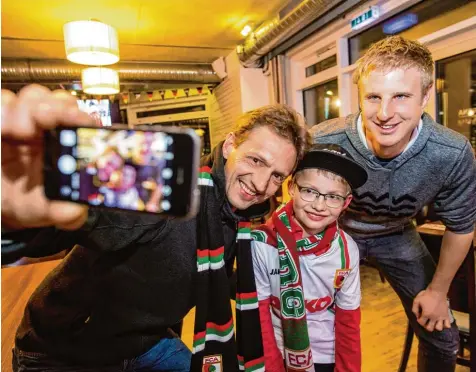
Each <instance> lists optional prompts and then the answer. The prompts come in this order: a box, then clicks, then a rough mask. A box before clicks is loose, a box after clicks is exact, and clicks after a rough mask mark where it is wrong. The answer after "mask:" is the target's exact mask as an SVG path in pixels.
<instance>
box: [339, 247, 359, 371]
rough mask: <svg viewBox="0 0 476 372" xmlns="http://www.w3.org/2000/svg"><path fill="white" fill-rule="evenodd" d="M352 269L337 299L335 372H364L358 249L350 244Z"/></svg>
mask: <svg viewBox="0 0 476 372" xmlns="http://www.w3.org/2000/svg"><path fill="white" fill-rule="evenodd" d="M347 243H348V248H349V253H350V257H351V269H350V272H349V275H348V276H347V277H346V278H345V280H344V284H343V285H342V288H341V289H340V290H339V291H338V292H337V294H336V298H335V305H336V306H335V338H336V340H335V363H336V365H335V370H334V371H335V372H360V371H361V368H362V353H361V345H360V299H361V291H360V270H359V264H360V263H359V254H358V248H357V245H356V244H355V242H354V241H352V240H351V239H350V238H349V239H348V240H347Z"/></svg>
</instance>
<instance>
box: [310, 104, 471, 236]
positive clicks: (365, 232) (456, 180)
mask: <svg viewBox="0 0 476 372" xmlns="http://www.w3.org/2000/svg"><path fill="white" fill-rule="evenodd" d="M357 118H358V114H357V115H349V116H348V117H346V118H338V119H333V120H329V121H326V122H324V123H322V124H318V125H315V126H314V127H312V128H311V135H312V137H313V140H314V142H316V143H317V142H318V143H335V144H339V145H340V146H342V147H344V148H345V149H346V150H347V151H349V153H350V154H351V155H352V157H353V158H354V159H355V160H356V161H358V162H359V163H360V164H361V165H363V166H364V167H365V170H366V171H367V173H368V175H369V181H368V182H367V183H366V184H365V185H363V186H362V187H360V188H358V189H356V190H354V192H353V195H354V199H353V200H352V203H351V205H350V208H349V209H348V210H347V211H346V213H345V214H344V215H343V217H342V218H341V221H340V223H341V226H342V228H343V229H344V230H345V231H346V232H347V233H349V234H350V235H351V236H352V237H353V238H354V239H359V238H364V239H365V238H369V237H372V236H379V235H387V234H391V233H394V232H399V231H403V229H404V227H405V226H407V225H409V224H410V223H411V219H412V218H413V217H414V216H415V215H416V214H417V213H418V211H420V210H421V209H422V207H424V206H425V205H428V204H433V207H434V210H435V212H436V214H437V215H438V217H439V218H440V219H441V221H442V222H443V223H444V224H445V225H446V227H447V228H448V229H449V230H451V231H453V232H455V233H460V234H464V233H469V232H471V231H473V230H474V225H475V222H476V160H475V157H474V153H473V151H472V148H471V145H470V143H469V141H468V140H467V139H466V138H465V137H464V136H462V135H461V134H458V133H457V132H455V131H453V130H451V129H448V128H446V127H444V126H442V125H439V124H437V123H436V122H435V121H434V120H433V119H432V118H431V117H430V116H429V115H428V114H426V113H425V114H423V116H422V127H421V130H420V133H419V135H418V138H417V139H416V141H415V143H414V144H413V145H412V146H411V147H410V148H409V149H408V150H407V151H405V152H404V153H402V154H400V155H399V156H397V157H396V158H394V159H393V160H391V161H390V162H388V164H386V165H382V164H381V163H379V162H378V161H377V158H376V157H375V155H374V154H373V153H372V152H371V151H370V150H369V149H367V147H366V146H365V145H364V144H363V143H362V140H361V139H360V137H359V134H358V130H357Z"/></svg>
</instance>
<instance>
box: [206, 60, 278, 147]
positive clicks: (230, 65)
mask: <svg viewBox="0 0 476 372" xmlns="http://www.w3.org/2000/svg"><path fill="white" fill-rule="evenodd" d="M225 63H226V72H227V74H228V75H227V77H226V78H225V79H224V80H223V81H222V82H221V83H220V85H218V87H217V88H215V90H214V92H213V95H211V96H210V97H209V110H210V141H211V146H212V147H214V146H216V145H217V144H218V143H219V142H220V141H222V140H223V139H224V138H225V136H226V134H227V133H229V132H231V131H232V130H233V129H234V127H235V124H236V121H237V119H238V118H239V117H240V115H241V114H243V113H244V112H247V111H250V110H253V109H255V108H258V107H261V106H264V105H267V104H269V103H270V100H271V98H270V97H271V94H270V87H271V86H272V85H271V84H270V83H269V79H270V77H269V76H266V75H264V74H263V71H262V69H254V68H253V69H251V68H249V69H247V68H244V67H242V66H241V64H240V61H239V59H238V55H237V54H236V52H235V51H233V52H232V53H230V54H229V55H228V56H227V57H226V58H225Z"/></svg>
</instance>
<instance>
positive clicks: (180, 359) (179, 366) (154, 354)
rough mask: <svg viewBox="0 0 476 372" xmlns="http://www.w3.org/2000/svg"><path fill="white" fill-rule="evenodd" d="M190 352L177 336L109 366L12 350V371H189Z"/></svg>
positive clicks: (163, 340) (164, 339)
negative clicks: (135, 356) (68, 360)
mask: <svg viewBox="0 0 476 372" xmlns="http://www.w3.org/2000/svg"><path fill="white" fill-rule="evenodd" d="M191 358H192V353H191V352H190V350H189V349H188V348H187V346H185V344H184V343H183V342H182V341H181V340H180V339H179V338H163V339H162V340H160V341H159V342H158V343H157V344H156V345H155V346H154V347H152V348H151V349H150V350H149V351H147V352H146V353H144V354H142V355H141V356H138V357H137V358H133V359H127V360H124V361H123V362H122V363H117V364H116V365H110V366H100V367H98V366H81V365H72V364H68V363H67V362H63V361H59V360H57V359H54V358H53V357H51V356H48V355H45V354H42V353H32V352H25V351H22V350H19V349H17V348H15V349H14V350H13V361H12V365H13V372H27V371H28V372H29V371H45V372H46V371H47V372H73V371H74V372H145V371H170V372H188V371H190V361H191Z"/></svg>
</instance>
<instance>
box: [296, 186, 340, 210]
mask: <svg viewBox="0 0 476 372" xmlns="http://www.w3.org/2000/svg"><path fill="white" fill-rule="evenodd" d="M295 185H296V187H297V188H298V190H299V195H300V196H301V199H302V200H304V201H306V202H310V203H313V202H315V201H316V200H318V199H319V197H320V196H323V197H324V201H325V203H326V205H327V206H328V207H329V208H340V207H342V206H344V204H345V199H346V197H347V196H348V195H349V194H347V195H346V196H345V197H344V196H340V195H335V194H321V193H320V192H319V191H317V190H314V189H311V188H309V187H302V186H299V185H298V184H297V183H296V184H295Z"/></svg>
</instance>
